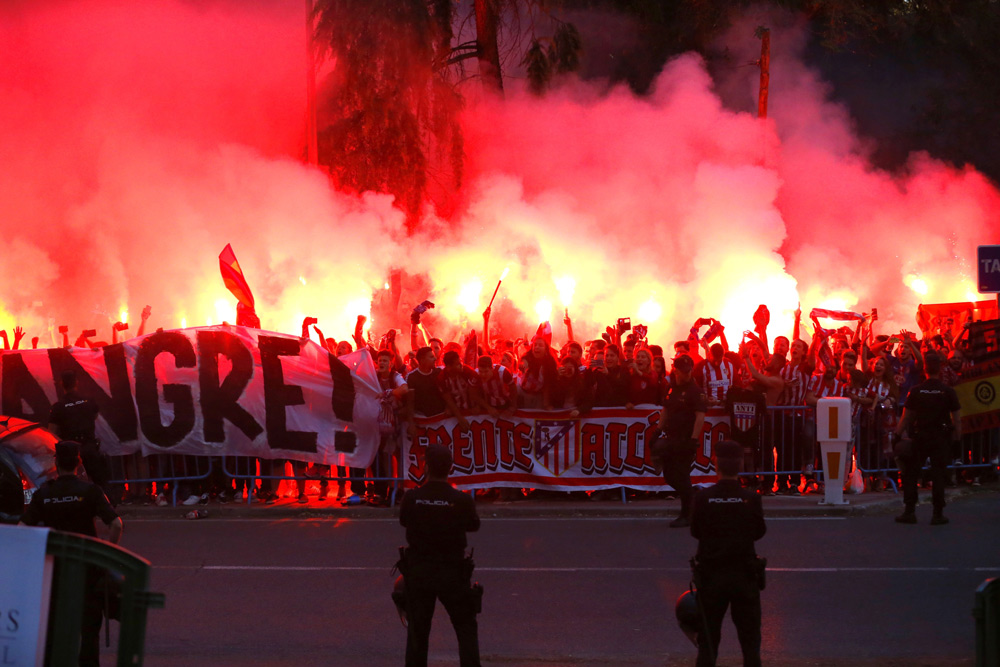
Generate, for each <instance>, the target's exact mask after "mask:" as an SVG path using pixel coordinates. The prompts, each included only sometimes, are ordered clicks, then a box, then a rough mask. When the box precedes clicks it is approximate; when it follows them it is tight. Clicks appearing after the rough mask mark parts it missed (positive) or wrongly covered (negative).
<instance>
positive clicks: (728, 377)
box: [697, 359, 736, 403]
mask: <svg viewBox="0 0 1000 667" xmlns="http://www.w3.org/2000/svg"><path fill="white" fill-rule="evenodd" d="M700 371H701V372H700V373H698V378H697V380H698V384H700V385H701V388H702V390H704V392H705V398H707V399H708V400H709V401H717V402H719V403H723V402H725V400H726V394H727V393H728V392H729V388H730V387H732V386H733V379H734V378H735V377H736V369H735V367H734V366H733V362H731V361H729V360H728V359H723V360H722V361H721V362H719V363H718V364H716V363H715V362H714V361H712V360H711V359H709V360H708V361H706V362H705V363H703V364H702V366H701V369H700Z"/></svg>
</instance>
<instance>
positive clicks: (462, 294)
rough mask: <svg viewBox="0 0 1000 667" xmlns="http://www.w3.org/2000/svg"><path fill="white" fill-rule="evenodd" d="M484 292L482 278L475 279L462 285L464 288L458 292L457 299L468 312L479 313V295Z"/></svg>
mask: <svg viewBox="0 0 1000 667" xmlns="http://www.w3.org/2000/svg"><path fill="white" fill-rule="evenodd" d="M482 292H483V283H482V281H480V280H473V281H472V282H468V283H466V284H464V285H462V289H461V290H459V292H458V297H457V298H456V299H455V300H456V301H458V305H459V306H461V307H462V308H463V309H464V310H465V312H467V313H477V312H479V297H480V295H481V294H482Z"/></svg>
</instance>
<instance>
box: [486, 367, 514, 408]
mask: <svg viewBox="0 0 1000 667" xmlns="http://www.w3.org/2000/svg"><path fill="white" fill-rule="evenodd" d="M479 382H480V386H481V387H482V389H483V396H484V397H485V398H486V402H487V404H489V405H490V406H491V407H494V408H505V407H507V406H509V405H510V404H511V401H512V400H513V398H514V395H515V394H516V392H517V385H516V382H515V378H514V376H513V375H511V373H510V371H508V370H507V369H506V368H504V367H503V366H501V365H500V364H494V365H493V375H492V376H491V377H490V379H489V380H486V381H483V379H482V377H480V378H479Z"/></svg>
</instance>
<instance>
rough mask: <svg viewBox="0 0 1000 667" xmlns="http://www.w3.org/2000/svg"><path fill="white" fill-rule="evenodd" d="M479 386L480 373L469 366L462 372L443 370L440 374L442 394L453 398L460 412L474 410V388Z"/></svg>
mask: <svg viewBox="0 0 1000 667" xmlns="http://www.w3.org/2000/svg"><path fill="white" fill-rule="evenodd" d="M477 385H479V373H477V372H476V371H474V370H472V369H471V368H469V367H468V366H462V370H461V371H459V372H457V373H452V372H451V371H448V370H443V371H441V372H440V373H439V374H438V386H439V387H440V388H441V392H442V393H444V394H446V395H448V396H451V398H452V400H454V401H455V406H456V407H458V409H459V410H463V411H464V410H470V409H472V405H473V400H472V388H473V387H475V386H477Z"/></svg>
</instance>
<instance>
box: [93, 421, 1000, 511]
mask: <svg viewBox="0 0 1000 667" xmlns="http://www.w3.org/2000/svg"><path fill="white" fill-rule="evenodd" d="M885 423H886V422H885V421H884V420H882V418H881V413H880V412H879V411H878V410H876V411H874V412H873V411H868V410H861V411H860V413H859V415H858V417H857V418H856V419H855V428H854V446H853V452H854V461H855V465H856V466H857V468H858V470H860V471H861V473H862V474H863V475H866V476H873V477H876V478H878V479H881V480H883V481H884V482H886V483H888V484H889V485H891V486H892V488H893V490H894V491H896V492H897V493H898V486H897V483H896V479H897V475H898V472H899V470H898V467H897V465H896V460H895V456H894V454H893V451H892V447H891V442H890V441H889V439H888V437H887V436H888V433H887V429H886V427H885ZM762 426H763V434H762V442H763V446H762V447H761V448H760V450H759V451H756V452H754V458H753V468H754V469H753V470H745V471H744V472H742V473H741V475H742V476H743V477H760V478H768V479H771V480H774V479H775V478H776V477H784V476H798V475H803V474H807V475H808V474H819V473H822V472H823V470H822V467H821V461H820V457H819V456H818V455H817V454H818V451H819V448H818V446H817V443H816V437H815V433H816V425H815V410H814V409H813V408H811V407H808V406H773V407H769V408H768V409H767V414H766V417H765V419H764V423H763V425H762ZM953 454H954V456H953V461H954V462H953V463H952V465H950V466H949V468H951V469H953V470H963V469H993V470H996V469H997V468H998V466H1000V429H991V430H988V431H980V432H976V433H968V434H965V435H964V436H963V438H962V441H961V447H960V449H956V451H955V452H954V453H953ZM273 460H274V461H278V462H279V464H280V465H281V466H282V469H281V472H282V474H273V473H272V474H264V471H263V470H258V463H257V462H258V459H255V458H250V457H245V456H222V457H206V456H188V455H176V454H157V455H152V456H146V457H144V456H142V455H141V454H138V453H137V454H132V455H128V456H116V457H111V465H112V474H111V484H112V485H121V484H128V485H129V487H130V491H131V490H132V487H134V486H135V485H148V484H154V483H155V484H156V485H157V487H158V491H159V490H160V489H162V488H163V486H167V487H168V488H169V490H170V499H171V502H172V504H174V505H176V504H177V494H178V487H179V486H180V485H181V484H182V483H186V482H198V481H203V480H209V479H210V478H211V479H213V480H216V481H218V480H221V479H222V478H229V479H232V480H237V484H238V483H239V480H244V486H245V487H247V488H248V489H249V490H248V492H247V493H246V496H247V499H246V502H247V503H250V502H252V495H253V490H255V489H256V487H257V486H258V484H260V480H266V481H271V482H275V481H276V482H281V481H289V482H291V481H315V480H319V481H321V482H322V481H325V482H326V483H327V484H330V483H334V482H335V483H337V484H343V483H344V482H351V481H354V482H360V483H367V482H386V483H388V484H389V486H390V488H391V491H390V494H389V502H390V504H395V502H396V496H397V494H398V493H399V490H400V488H401V487H402V484H403V482H404V477H403V470H402V460H401V457H399V456H396V457H394V463H393V464H392V466H393V468H395V469H394V470H393V471H392V474H391V475H382V474H380V473H381V471H379V470H377V466H378V464H379V461H378V459H376V462H375V464H373V468H376V470H375V475H372V476H369V475H368V474H367V472H366V473H365V474H364V475H363V476H355V475H351V474H350V473H349V472H348V473H347V474H340V475H332V474H327V475H320V476H316V475H305V474H292V475H286V474H284V463H285V461H284V460H283V459H273ZM295 466H296V462H293V472H294V471H295ZM335 469H336V466H333V467H330V468H329V471H330V472H333V471H334V470H335ZM621 497H622V502H626V490H625V487H624V486H623V487H621Z"/></svg>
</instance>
